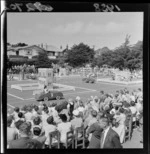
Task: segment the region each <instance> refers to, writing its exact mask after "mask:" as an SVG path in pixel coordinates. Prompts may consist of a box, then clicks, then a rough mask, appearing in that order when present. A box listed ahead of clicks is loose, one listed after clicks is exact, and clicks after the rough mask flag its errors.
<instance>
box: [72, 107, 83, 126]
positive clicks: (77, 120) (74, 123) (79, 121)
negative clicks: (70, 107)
mask: <svg viewBox="0 0 150 154" xmlns="http://www.w3.org/2000/svg"><path fill="white" fill-rule="evenodd" d="M73 115H74V117H73V119H72V120H71V125H72V128H73V129H76V128H77V127H81V126H82V124H83V120H82V118H81V117H80V114H79V111H78V110H74V111H73Z"/></svg>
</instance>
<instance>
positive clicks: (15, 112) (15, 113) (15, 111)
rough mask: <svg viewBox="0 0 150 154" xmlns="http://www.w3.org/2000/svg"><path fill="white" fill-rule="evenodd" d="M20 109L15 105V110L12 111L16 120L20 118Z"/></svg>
mask: <svg viewBox="0 0 150 154" xmlns="http://www.w3.org/2000/svg"><path fill="white" fill-rule="evenodd" d="M19 111H20V108H19V107H15V108H14V112H13V113H12V115H13V117H14V120H15V121H16V120H17V119H18V113H19Z"/></svg>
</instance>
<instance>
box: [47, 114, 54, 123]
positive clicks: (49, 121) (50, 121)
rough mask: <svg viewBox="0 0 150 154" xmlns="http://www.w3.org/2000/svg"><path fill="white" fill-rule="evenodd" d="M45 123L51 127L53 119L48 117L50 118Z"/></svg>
mask: <svg viewBox="0 0 150 154" xmlns="http://www.w3.org/2000/svg"><path fill="white" fill-rule="evenodd" d="M47 123H48V124H49V125H53V123H54V118H53V116H50V117H48V118H47Z"/></svg>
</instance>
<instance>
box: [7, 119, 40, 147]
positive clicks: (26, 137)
mask: <svg viewBox="0 0 150 154" xmlns="http://www.w3.org/2000/svg"><path fill="white" fill-rule="evenodd" d="M30 130H31V125H29V123H27V122H24V123H22V124H21V125H20V127H19V132H20V138H19V139H17V140H13V141H11V142H10V143H9V146H8V148H9V149H28V148H29V147H28V143H29V142H33V143H34V147H33V148H34V149H41V148H42V144H41V143H40V142H38V141H37V140H34V139H31V138H30V133H31V131H30Z"/></svg>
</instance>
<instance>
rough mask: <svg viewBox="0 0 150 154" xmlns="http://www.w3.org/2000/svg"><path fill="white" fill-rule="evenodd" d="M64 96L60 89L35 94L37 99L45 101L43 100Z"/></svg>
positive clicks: (57, 98) (58, 98)
mask: <svg viewBox="0 0 150 154" xmlns="http://www.w3.org/2000/svg"><path fill="white" fill-rule="evenodd" d="M63 97H64V96H63V93H62V92H59V91H48V92H47V93H45V92H41V93H39V94H35V99H36V100H37V101H43V100H44V101H48V100H51V99H56V100H60V99H62V98H63Z"/></svg>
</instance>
